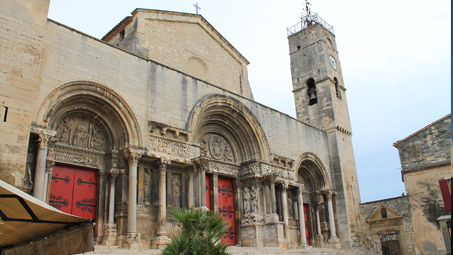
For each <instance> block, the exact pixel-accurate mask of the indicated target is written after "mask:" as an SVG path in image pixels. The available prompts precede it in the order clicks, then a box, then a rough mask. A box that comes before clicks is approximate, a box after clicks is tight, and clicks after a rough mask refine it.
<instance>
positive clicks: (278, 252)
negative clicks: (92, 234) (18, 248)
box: [83, 246, 375, 255]
mask: <svg viewBox="0 0 453 255" xmlns="http://www.w3.org/2000/svg"><path fill="white" fill-rule="evenodd" d="M228 252H229V253H230V254H231V255H274V254H275V255H291V254H309V255H349V254H351V255H375V253H371V252H370V251H368V250H364V249H360V248H349V249H330V248H307V249H288V250H282V249H279V248H276V247H239V246H232V247H229V248H228ZM83 254H86V255H139V254H140V255H160V254H162V251H161V250H156V249H148V250H134V249H120V248H107V247H102V246H96V247H95V250H94V251H92V252H87V253H83Z"/></svg>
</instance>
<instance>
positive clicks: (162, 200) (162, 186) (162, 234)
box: [152, 158, 170, 249]
mask: <svg viewBox="0 0 453 255" xmlns="http://www.w3.org/2000/svg"><path fill="white" fill-rule="evenodd" d="M168 164H170V160H168V159H164V158H161V159H160V164H159V206H158V213H157V237H156V238H155V239H154V240H153V242H152V248H153V249H165V247H166V245H167V244H168V243H170V238H168V237H167V198H166V175H167V166H168Z"/></svg>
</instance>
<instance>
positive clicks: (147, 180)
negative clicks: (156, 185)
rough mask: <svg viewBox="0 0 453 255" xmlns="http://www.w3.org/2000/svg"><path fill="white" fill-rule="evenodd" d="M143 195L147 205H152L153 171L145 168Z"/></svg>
mask: <svg viewBox="0 0 453 255" xmlns="http://www.w3.org/2000/svg"><path fill="white" fill-rule="evenodd" d="M143 194H144V200H145V201H144V202H145V204H150V203H151V169H149V168H145V173H144V175H143Z"/></svg>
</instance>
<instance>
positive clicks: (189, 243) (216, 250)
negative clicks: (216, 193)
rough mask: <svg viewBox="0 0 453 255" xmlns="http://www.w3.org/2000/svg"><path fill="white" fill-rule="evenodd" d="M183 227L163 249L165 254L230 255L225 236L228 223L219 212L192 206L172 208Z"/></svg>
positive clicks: (172, 212)
mask: <svg viewBox="0 0 453 255" xmlns="http://www.w3.org/2000/svg"><path fill="white" fill-rule="evenodd" d="M170 213H171V214H173V215H174V216H175V218H176V220H178V225H179V226H180V227H181V230H180V231H179V234H178V235H176V236H174V237H172V238H171V243H170V244H168V245H167V247H166V248H165V249H164V250H163V252H162V254H163V255H228V254H229V253H227V252H226V249H227V248H228V245H227V244H222V243H221V242H220V238H222V237H223V236H225V230H226V228H227V226H228V223H227V222H225V221H224V220H223V219H222V218H221V217H220V215H219V214H218V213H215V212H213V211H203V210H197V209H193V208H191V209H190V210H187V209H176V210H170Z"/></svg>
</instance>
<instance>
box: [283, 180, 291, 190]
mask: <svg viewBox="0 0 453 255" xmlns="http://www.w3.org/2000/svg"><path fill="white" fill-rule="evenodd" d="M288 188H289V185H288V182H285V181H284V182H282V189H283V190H285V191H287V190H288Z"/></svg>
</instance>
